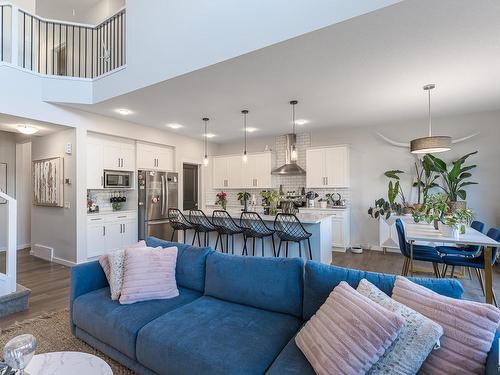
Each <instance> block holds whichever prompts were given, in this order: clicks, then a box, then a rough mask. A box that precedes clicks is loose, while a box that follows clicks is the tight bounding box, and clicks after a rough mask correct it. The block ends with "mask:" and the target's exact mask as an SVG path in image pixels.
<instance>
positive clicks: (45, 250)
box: [30, 244, 54, 262]
mask: <svg viewBox="0 0 500 375" xmlns="http://www.w3.org/2000/svg"><path fill="white" fill-rule="evenodd" d="M30 254H31V255H33V256H35V257H37V258H42V259H45V260H48V261H49V262H52V258H53V257H54V248H52V247H47V246H43V245H39V244H34V245H33V246H32V247H31V251H30Z"/></svg>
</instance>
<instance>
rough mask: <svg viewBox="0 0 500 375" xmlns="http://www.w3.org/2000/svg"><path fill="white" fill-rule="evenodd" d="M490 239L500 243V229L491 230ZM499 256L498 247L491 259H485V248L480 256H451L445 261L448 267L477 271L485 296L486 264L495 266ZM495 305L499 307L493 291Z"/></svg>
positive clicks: (446, 257) (488, 233)
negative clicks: (468, 268)
mask: <svg viewBox="0 0 500 375" xmlns="http://www.w3.org/2000/svg"><path fill="white" fill-rule="evenodd" d="M486 235H487V236H488V237H490V238H491V239H492V240H494V241H497V242H500V229H498V228H490V229H489V230H488V232H487V233H486ZM497 255H498V247H495V248H493V251H492V254H491V259H484V248H482V249H481V251H480V252H479V253H478V254H469V255H468V254H451V255H445V256H443V261H444V263H445V264H446V265H449V266H459V267H460V266H463V267H470V268H472V269H474V270H475V271H476V276H477V279H478V281H479V284H480V285H481V290H482V291H483V295H484V294H485V285H484V275H483V273H484V268H485V264H486V262H491V264H492V265H494V264H495V262H496V259H497ZM493 303H494V304H495V306H498V305H497V299H496V296H495V291H494V290H493Z"/></svg>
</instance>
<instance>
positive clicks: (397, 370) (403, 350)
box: [356, 279, 443, 375]
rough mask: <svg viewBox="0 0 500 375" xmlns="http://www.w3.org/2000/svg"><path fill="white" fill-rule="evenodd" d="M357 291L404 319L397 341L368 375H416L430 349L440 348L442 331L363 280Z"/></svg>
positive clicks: (431, 321) (436, 325)
mask: <svg viewBox="0 0 500 375" xmlns="http://www.w3.org/2000/svg"><path fill="white" fill-rule="evenodd" d="M356 290H357V291H358V292H359V293H360V294H362V295H364V296H365V297H368V298H369V299H371V300H372V301H374V302H376V303H378V304H379V305H380V306H382V307H385V308H386V309H387V310H389V311H392V312H394V313H396V314H398V315H399V316H401V317H402V318H403V319H404V320H405V323H404V326H403V328H402V329H401V332H399V335H398V337H397V339H396V340H395V341H394V342H393V343H392V345H391V346H390V347H389V348H388V349H387V350H386V352H385V353H384V355H383V356H382V357H381V358H380V359H379V360H378V362H377V363H375V364H374V365H373V366H372V368H371V369H370V371H368V374H372V375H375V374H377V375H378V374H393V375H410V374H412V375H413V374H416V373H417V371H418V370H419V369H420V366H422V363H423V362H424V361H425V359H426V358H427V356H428V355H429V353H430V352H431V351H432V349H433V348H435V347H436V348H438V347H439V338H440V337H441V336H442V335H443V328H442V327H441V326H440V325H439V324H437V323H436V322H434V321H433V320H431V319H429V318H426V317H425V316H423V315H422V314H420V313H418V312H416V311H415V310H413V309H410V308H409V307H407V306H405V305H403V304H401V303H399V302H397V301H395V300H393V299H392V298H391V297H389V296H388V295H387V294H385V293H384V292H382V291H381V290H380V289H378V288H377V287H376V286H375V285H373V284H372V283H370V282H369V281H368V280H366V279H363V280H361V281H360V282H359V285H358V288H357V289H356Z"/></svg>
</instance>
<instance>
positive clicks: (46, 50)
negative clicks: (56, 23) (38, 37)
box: [45, 22, 49, 74]
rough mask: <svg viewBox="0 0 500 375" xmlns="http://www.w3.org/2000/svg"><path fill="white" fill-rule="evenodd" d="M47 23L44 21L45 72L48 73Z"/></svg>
mask: <svg viewBox="0 0 500 375" xmlns="http://www.w3.org/2000/svg"><path fill="white" fill-rule="evenodd" d="M48 45H49V23H48V22H45V74H49V52H48V51H49V49H48Z"/></svg>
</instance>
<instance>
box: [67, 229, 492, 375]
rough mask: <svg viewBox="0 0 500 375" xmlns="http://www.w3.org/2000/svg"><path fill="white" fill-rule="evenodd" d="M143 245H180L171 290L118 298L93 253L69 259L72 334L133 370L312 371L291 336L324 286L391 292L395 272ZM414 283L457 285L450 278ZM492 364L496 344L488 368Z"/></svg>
mask: <svg viewBox="0 0 500 375" xmlns="http://www.w3.org/2000/svg"><path fill="white" fill-rule="evenodd" d="M147 244H148V245H149V246H153V247H156V246H163V247H167V246H172V245H175V246H177V247H178V248H179V252H178V258H177V268H176V278H177V284H178V288H179V292H180V294H179V296H178V297H176V298H173V299H169V300H154V301H148V302H140V303H136V304H132V305H120V304H119V303H118V302H116V301H112V300H111V298H110V294H109V286H108V283H107V280H106V277H105V276H104V273H103V271H102V269H101V267H100V265H99V263H98V262H97V261H96V262H91V263H86V264H81V265H77V266H75V267H73V269H72V278H71V296H70V314H71V316H70V318H71V324H72V331H73V333H74V335H75V336H76V337H78V338H80V339H82V340H83V341H85V342H87V343H88V344H90V345H91V346H93V347H95V348H96V349H98V350H100V351H102V352H104V353H105V354H107V355H108V356H109V357H111V358H113V359H115V360H117V361H118V362H120V363H122V364H123V365H125V366H127V367H128V368H130V369H132V370H133V371H135V372H137V373H138V374H151V375H154V374H158V375H162V374H231V375H236V374H264V373H267V374H273V375H275V374H314V371H313V369H312V367H311V366H310V365H309V363H308V362H307V359H306V358H305V357H304V356H303V354H302V353H301V352H300V350H299V349H298V348H297V346H296V345H295V342H294V336H295V334H296V333H297V332H298V330H299V329H300V327H301V326H302V325H303V324H304V322H305V321H307V320H308V319H309V318H310V317H311V316H312V315H313V314H314V313H315V312H316V310H317V309H318V308H319V307H320V306H321V305H322V304H323V302H324V301H325V300H326V298H327V297H328V295H329V294H330V292H331V290H332V289H333V288H334V287H335V286H336V285H338V284H339V283H340V281H342V280H345V281H347V282H348V283H349V284H350V285H351V286H353V287H357V284H358V282H359V281H360V280H361V279H362V278H366V279H368V280H369V281H370V282H372V283H374V284H375V285H377V286H378V287H379V288H380V289H382V290H383V291H384V292H386V293H387V294H388V295H390V294H391V291H392V287H393V284H394V280H395V276H393V275H385V274H378V273H372V272H363V271H357V270H352V269H346V268H341V267H336V266H327V265H323V264H320V263H316V262H312V261H311V262H307V263H305V264H304V261H303V260H302V259H300V258H292V259H284V258H257V257H241V256H234V255H226V254H221V253H218V252H215V251H213V250H212V249H210V248H200V247H194V246H189V245H184V244H178V243H171V242H168V241H162V240H159V239H156V238H154V237H151V238H149V239H148V240H147ZM414 281H416V282H418V283H419V284H422V285H424V286H426V287H428V288H430V289H432V290H434V291H436V292H438V293H441V294H443V295H446V296H450V297H453V298H461V296H462V293H463V289H462V286H461V285H460V283H459V282H458V281H456V280H450V279H423V278H421V279H419V278H415V279H414ZM497 336H498V335H497ZM498 337H500V336H498ZM495 343H498V340H495ZM494 346H495V345H494ZM497 364H498V348H497V347H496V346H495V347H494V348H492V352H491V353H490V356H489V358H488V369H489V370H488V374H490V373H491V374H493V373H495V374H496V373H497ZM490 371H494V372H490Z"/></svg>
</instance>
